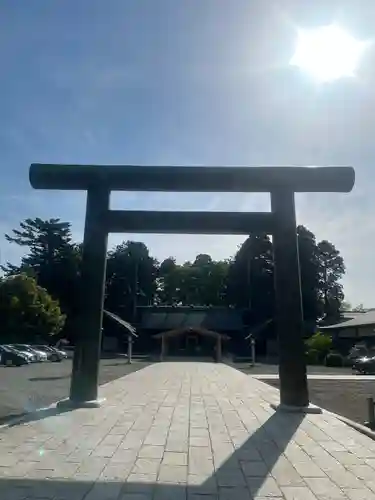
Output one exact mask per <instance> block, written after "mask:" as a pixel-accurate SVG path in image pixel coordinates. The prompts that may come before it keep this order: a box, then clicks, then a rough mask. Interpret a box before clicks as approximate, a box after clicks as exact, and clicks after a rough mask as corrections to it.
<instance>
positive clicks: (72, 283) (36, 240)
mask: <svg viewBox="0 0 375 500" xmlns="http://www.w3.org/2000/svg"><path fill="white" fill-rule="evenodd" d="M12 233H13V234H12V235H8V234H6V235H5V238H6V239H7V241H9V242H10V243H15V244H17V245H20V246H22V247H27V248H28V252H27V253H26V255H25V256H24V257H23V258H22V259H21V264H20V265H19V266H14V265H12V264H9V263H7V264H6V265H5V266H2V269H3V271H4V272H5V275H6V276H11V275H14V274H19V273H26V274H27V275H29V276H33V277H35V278H36V280H37V283H38V285H40V286H41V287H43V288H46V289H47V290H48V293H49V294H51V295H52V297H53V298H54V299H57V300H58V301H59V303H60V305H61V308H62V310H63V312H64V313H65V314H66V315H67V321H66V324H65V330H66V335H67V336H68V337H69V338H71V339H72V340H73V338H74V335H75V331H74V320H75V317H76V313H77V311H78V309H79V303H80V286H79V285H80V283H79V276H80V265H81V246H80V245H76V244H74V243H73V242H72V235H71V229H70V223H69V222H63V221H61V220H60V219H48V220H43V219H40V218H36V219H26V220H25V221H23V222H21V223H20V229H14V230H13V232H12Z"/></svg>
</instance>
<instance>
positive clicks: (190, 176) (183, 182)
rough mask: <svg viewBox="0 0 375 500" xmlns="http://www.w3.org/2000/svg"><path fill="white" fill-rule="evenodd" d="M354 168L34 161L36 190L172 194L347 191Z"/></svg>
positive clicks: (353, 177) (31, 170) (33, 176)
mask: <svg viewBox="0 0 375 500" xmlns="http://www.w3.org/2000/svg"><path fill="white" fill-rule="evenodd" d="M354 180H355V172H354V169H353V168H352V167H185V166H184V167H173V166H134V165H126V166H114V165H110V166H101V165H57V164H40V163H33V164H32V165H31V166H30V183H31V185H32V187H34V188H35V189H63V190H88V189H90V187H94V186H97V185H101V186H106V187H107V188H108V189H109V190H112V191H174V192H237V193H243V192H272V191H275V190H279V189H286V190H289V191H293V192H343V193H347V192H350V191H351V190H352V188H353V186H354Z"/></svg>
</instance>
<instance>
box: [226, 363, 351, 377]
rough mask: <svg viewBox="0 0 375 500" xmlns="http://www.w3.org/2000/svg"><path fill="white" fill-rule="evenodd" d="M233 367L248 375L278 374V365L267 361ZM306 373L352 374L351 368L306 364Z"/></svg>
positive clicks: (237, 364)
mask: <svg viewBox="0 0 375 500" xmlns="http://www.w3.org/2000/svg"><path fill="white" fill-rule="evenodd" d="M233 366H234V368H237V370H241V371H242V372H244V373H246V374H249V375H278V373H279V367H278V365H274V364H268V363H256V365H255V366H253V367H252V366H250V363H234V364H233ZM307 373H308V374H309V375H352V374H353V372H352V369H351V368H331V367H329V366H308V367H307Z"/></svg>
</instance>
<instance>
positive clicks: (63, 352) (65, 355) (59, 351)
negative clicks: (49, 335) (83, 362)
mask: <svg viewBox="0 0 375 500" xmlns="http://www.w3.org/2000/svg"><path fill="white" fill-rule="evenodd" d="M51 349H53V350H54V351H56V352H58V353H59V354H60V356H62V358H63V359H68V353H67V352H66V351H63V350H62V349H58V348H57V347H51Z"/></svg>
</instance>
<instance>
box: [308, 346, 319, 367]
mask: <svg viewBox="0 0 375 500" xmlns="http://www.w3.org/2000/svg"><path fill="white" fill-rule="evenodd" d="M306 362H307V364H308V365H319V363H320V356H319V351H317V350H316V349H310V350H308V351H307V353H306Z"/></svg>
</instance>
